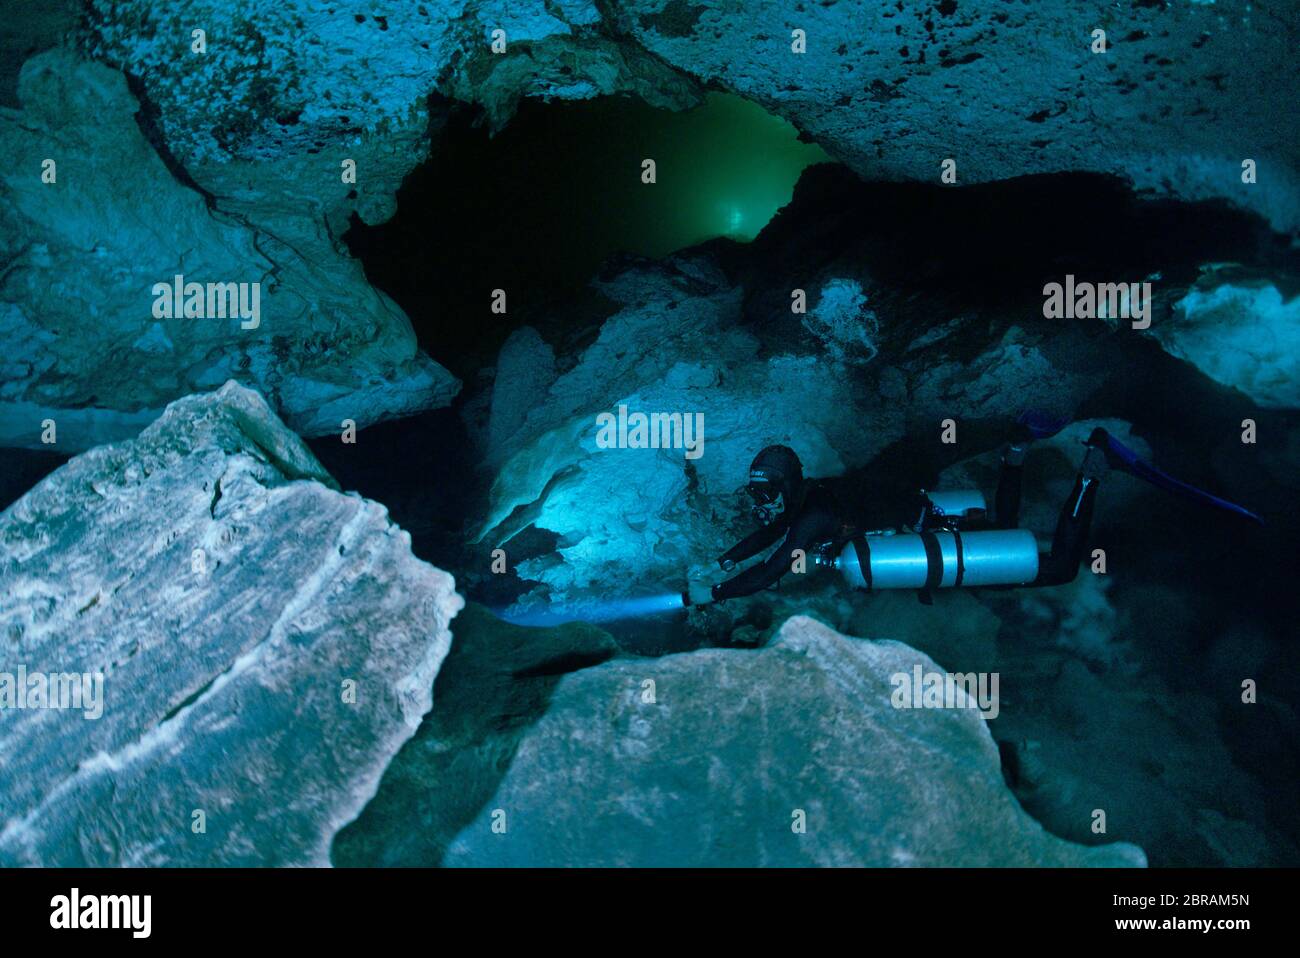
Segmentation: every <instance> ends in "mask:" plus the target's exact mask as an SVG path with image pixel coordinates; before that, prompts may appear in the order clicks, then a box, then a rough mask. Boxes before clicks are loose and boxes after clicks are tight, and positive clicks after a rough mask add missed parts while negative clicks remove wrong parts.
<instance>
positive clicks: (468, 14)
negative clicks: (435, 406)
mask: <svg viewBox="0 0 1300 958" xmlns="http://www.w3.org/2000/svg"><path fill="white" fill-rule="evenodd" d="M91 6H92V15H91V17H90V31H89V33H88V35H87V36H86V37H85V40H86V46H87V48H88V49H90V50H92V51H93V52H94V53H95V54H96V55H98V56H101V57H104V58H106V59H108V60H109V61H110V62H113V63H115V64H120V65H122V66H123V67H124V68H126V69H127V70H129V72H131V73H132V74H134V75H138V76H141V77H143V78H144V82H145V85H146V88H147V90H148V92H149V96H150V99H151V100H153V101H154V102H156V103H157V104H158V105H159V107H160V109H161V114H162V130H163V132H164V135H165V137H166V139H167V142H168V143H169V144H170V145H171V147H172V149H173V150H174V151H175V152H176V153H177V155H178V156H180V157H182V159H183V160H184V161H185V162H186V163H187V164H188V163H190V162H192V161H194V160H200V161H206V160H208V159H210V158H218V159H228V158H230V157H232V156H238V157H244V158H249V157H264V158H270V157H281V156H285V155H291V154H301V153H303V152H305V151H306V150H308V149H321V148H324V147H329V148H336V147H338V146H339V145H341V144H342V143H344V142H348V141H350V140H353V139H357V138H359V139H366V138H368V137H370V136H373V135H376V134H377V135H380V136H389V135H392V134H394V132H395V131H411V130H418V129H420V128H421V127H422V126H423V124H422V123H421V122H420V116H421V114H422V112H423V110H424V98H425V97H426V96H427V95H428V94H429V93H430V92H433V91H435V90H438V91H439V92H442V93H445V94H448V95H451V96H454V97H456V98H458V99H461V100H468V101H471V102H477V103H480V104H482V105H483V106H484V107H485V108H486V110H487V112H488V114H489V116H490V118H491V120H492V122H493V123H496V124H500V123H502V122H504V121H505V119H506V118H508V116H509V115H510V113H511V112H512V110H513V106H514V103H515V102H516V101H517V100H518V98H519V97H521V96H542V97H564V98H578V99H580V98H586V97H590V96H593V95H596V94H598V93H609V92H619V91H623V92H637V93H639V94H641V95H643V96H646V97H647V98H648V99H650V100H651V101H652V102H659V103H665V104H671V105H679V106H680V105H685V104H687V103H690V102H692V100H693V99H694V97H695V96H696V93H697V91H698V89H699V88H700V86H701V85H702V84H705V83H708V84H716V85H718V86H720V87H722V88H725V89H727V90H730V91H732V92H735V93H738V94H740V95H742V96H745V97H747V98H750V99H753V100H755V101H757V102H758V103H760V104H762V105H763V106H764V107H766V108H767V109H768V110H770V111H772V112H774V113H777V114H779V115H781V116H784V117H786V118H787V119H789V120H790V121H791V122H792V123H793V124H794V125H795V126H796V127H798V128H799V129H800V130H802V131H803V132H804V133H806V134H807V135H808V136H810V137H811V138H813V139H815V140H816V141H817V142H818V143H820V144H821V145H822V146H823V147H825V148H826V150H827V151H828V152H829V153H831V154H832V155H834V156H836V157H837V158H839V159H841V160H843V161H844V162H846V163H848V164H849V165H850V166H852V167H853V168H854V169H855V170H857V171H858V172H859V173H862V174H864V175H866V176H869V177H872V178H884V179H899V180H921V181H930V182H933V181H935V180H937V177H938V175H939V167H940V163H941V161H942V160H943V159H945V158H947V157H952V158H954V159H956V160H957V163H958V176H959V180H960V181H961V182H979V181H985V180H990V179H997V178H1005V177H1010V176H1016V175H1019V174H1024V173H1034V172H1049V171H1057V170H1096V171H1104V172H1114V173H1119V174H1121V175H1124V176H1128V177H1131V178H1132V179H1133V180H1134V182H1135V183H1136V184H1137V185H1138V186H1139V187H1142V188H1151V189H1153V190H1157V191H1160V192H1170V193H1173V194H1175V195H1179V196H1184V197H1204V196H1218V197H1226V198H1228V199H1230V200H1232V201H1233V202H1235V203H1239V204H1241V205H1243V206H1245V207H1247V208H1250V209H1255V210H1257V211H1260V212H1262V213H1263V214H1264V215H1265V216H1267V217H1268V218H1269V219H1270V220H1271V221H1272V222H1273V223H1275V224H1276V225H1277V226H1279V227H1280V228H1285V229H1291V230H1294V229H1295V228H1296V227H1297V225H1300V187H1298V184H1300V179H1298V176H1300V171H1297V169H1296V165H1295V164H1296V159H1295V144H1296V143H1297V141H1298V140H1300V135H1298V132H1297V122H1298V120H1297V113H1296V111H1295V110H1294V81H1295V71H1294V65H1293V63H1292V58H1291V50H1292V48H1293V46H1294V43H1295V39H1296V36H1297V31H1298V30H1300V23H1298V22H1297V17H1296V15H1295V11H1294V9H1293V8H1292V7H1291V6H1290V5H1288V4H1285V3H1277V2H1270V3H1265V4H1260V3H1258V2H1252V3H1246V2H1244V0H1240V2H1238V0H1225V2H1221V3H1217V4H1199V3H1192V4H1186V3H1178V4H1163V3H1162V4H1156V3H1150V4H1148V3H1141V4H1125V5H1122V6H1116V5H1114V4H1109V3H1104V2H1101V0H1053V2H1043V3H1031V4H986V3H973V2H969V0H963V2H945V3H938V4H931V3H906V4H896V3H880V4H859V3H846V2H841V3H828V4H805V5H803V7H802V8H799V7H797V6H796V7H795V8H793V9H792V8H791V5H790V4H789V3H786V2H784V0H743V2H738V3H732V4H726V5H718V4H694V3H690V2H686V0H612V2H608V3H590V2H586V0H565V2H562V3H546V2H543V0H528V2H524V3H503V2H500V0H481V2H475V0H446V2H441V3H438V2H428V3H424V4H417V5H414V6H400V5H399V6H396V7H393V8H391V9H386V10H384V11H382V12H381V11H374V10H369V9H366V10H360V11H357V10H353V9H351V8H344V7H340V6H337V5H335V4H331V3H327V2H325V0H289V2H285V0H262V2H254V3H246V4H241V5H240V7H239V8H238V9H237V10H236V9H233V8H230V7H228V5H226V4H223V3H220V2H218V0H169V2H164V3H155V2H149V3H146V2H144V0H129V2H121V0H96V2H94V3H93V4H92V5H91ZM197 24H202V25H203V27H204V28H205V29H206V30H207V31H208V43H209V51H208V53H207V54H206V55H204V56H195V55H191V54H189V53H188V45H189V42H190V31H191V29H193V28H194V27H195V25H197ZM495 29H501V30H504V31H505V35H506V38H507V40H508V43H509V46H508V47H507V52H506V53H504V54H500V55H496V54H493V53H492V51H491V48H490V44H491V41H492V31H493V30H495ZM795 29H800V30H803V31H805V33H806V39H807V52H805V53H802V54H796V53H793V52H792V51H791V39H792V38H791V31H792V30H795ZM1095 29H1103V30H1105V31H1106V37H1107V40H1108V43H1109V49H1108V50H1107V52H1105V53H1093V52H1092V50H1091V46H1092V43H1093V37H1092V31H1093V30H1095ZM1224 116H1229V117H1231V128H1232V129H1233V131H1234V135H1233V137H1232V138H1231V139H1229V140H1225V139H1224V137H1223V133H1222V129H1223V126H1222V124H1223V118H1224ZM398 135H399V136H401V137H405V136H409V135H410V133H409V132H402V133H400V134H398ZM1246 158H1251V159H1254V160H1256V162H1257V164H1258V167H1259V178H1258V182H1257V183H1256V184H1253V185H1246V184H1243V183H1242V181H1241V163H1242V160H1243V159H1246ZM371 185H372V186H373V185H374V184H373V183H372V184H371ZM396 185H397V180H390V181H389V182H387V183H386V184H384V185H383V186H381V187H380V192H383V191H384V190H388V191H389V192H391V190H392V189H395V187H396Z"/></svg>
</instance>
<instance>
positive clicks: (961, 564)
mask: <svg viewBox="0 0 1300 958" xmlns="http://www.w3.org/2000/svg"><path fill="white" fill-rule="evenodd" d="M952 539H953V542H954V543H955V544H956V546H957V578H956V579H955V580H953V583H952V585H953V588H954V589H960V588H961V580H962V579H964V578H966V552H965V550H964V549H962V546H961V533H960V532H958V531H957V530H956V529H953V530H952Z"/></svg>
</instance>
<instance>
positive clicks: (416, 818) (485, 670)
mask: <svg viewBox="0 0 1300 958" xmlns="http://www.w3.org/2000/svg"><path fill="white" fill-rule="evenodd" d="M617 652H618V647H617V646H616V645H615V643H614V640H613V638H611V637H610V635H609V633H607V632H604V631H602V630H601V629H598V628H596V627H595V626H591V625H587V624H585V623H572V624H569V625H565V626H560V627H558V628H550V629H525V628H521V627H519V626H514V625H509V624H507V623H505V622H502V621H501V620H500V619H497V618H496V617H494V616H493V615H492V614H491V613H490V612H488V611H487V610H486V609H485V608H483V607H482V606H480V605H476V604H474V603H469V604H468V605H467V606H466V608H465V609H464V610H463V611H462V612H461V613H460V614H459V615H458V616H456V641H455V642H453V643H452V647H451V652H450V653H448V655H447V658H446V659H445V660H444V661H443V663H442V668H441V669H440V670H439V671H438V681H437V684H436V685H435V686H434V689H433V699H434V707H433V711H431V712H430V713H429V715H428V716H427V717H426V718H425V720H424V722H423V724H421V726H420V729H419V731H418V732H416V734H415V736H414V737H413V738H412V739H411V740H410V741H409V742H407V743H406V744H405V745H404V746H402V750H401V751H400V752H399V753H398V754H397V756H396V757H394V759H393V761H392V763H391V764H390V765H389V766H388V770H387V771H386V772H385V773H384V778H383V781H382V782H381V783H380V786H379V791H378V792H376V794H375V797H374V799H373V800H372V801H371V802H370V804H369V805H367V806H366V808H365V811H364V812H362V813H361V815H359V816H358V817H357V820H356V821H355V822H353V823H352V824H351V825H349V826H348V827H347V828H345V829H343V831H341V832H340V833H339V834H338V837H337V838H335V840H334V846H333V851H332V858H333V861H334V864H336V865H340V866H361V865H377V866H385V867H412V866H416V867H418V866H431V865H438V864H440V863H441V862H442V860H443V856H444V855H445V854H446V852H447V847H448V845H450V843H451V842H452V840H453V839H454V838H455V837H456V835H457V834H458V833H459V832H460V830H461V829H463V828H464V827H465V826H466V825H468V824H470V823H471V822H472V821H474V819H475V817H476V816H477V815H478V814H479V812H480V811H481V810H482V808H483V805H484V803H485V802H487V801H489V800H490V799H491V798H492V795H493V793H494V792H495V791H496V789H497V786H498V784H499V783H500V781H501V777H502V776H503V775H504V774H505V773H506V770H507V769H508V768H509V767H510V763H511V761H512V760H513V758H514V755H515V752H516V750H517V749H518V748H519V743H520V742H521V740H523V739H524V738H525V737H526V736H527V735H528V734H529V730H530V728H531V726H532V725H533V723H534V722H536V721H537V719H538V717H539V716H540V715H541V714H542V713H544V712H545V711H546V709H547V703H548V702H549V700H550V697H551V694H552V693H553V692H554V690H555V687H556V685H557V684H558V683H560V682H562V681H564V678H565V676H566V675H567V674H569V673H571V672H574V671H575V670H578V669H583V668H587V667H589V666H592V665H596V664H598V663H600V662H603V661H605V660H607V659H609V658H611V657H613V656H614V655H616V654H617ZM572 784H573V783H569V784H568V785H566V786H565V787H564V788H563V791H566V792H567V791H568V790H569V787H570V786H571V785H572ZM557 794H558V793H557Z"/></svg>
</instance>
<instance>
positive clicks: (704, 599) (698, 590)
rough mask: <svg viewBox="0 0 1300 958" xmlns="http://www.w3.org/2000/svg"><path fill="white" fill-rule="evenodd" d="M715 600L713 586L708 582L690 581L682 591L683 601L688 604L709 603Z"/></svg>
mask: <svg viewBox="0 0 1300 958" xmlns="http://www.w3.org/2000/svg"><path fill="white" fill-rule="evenodd" d="M712 601H713V588H712V587H711V586H710V585H709V584H708V583H707V582H689V583H687V585H686V591H685V592H683V593H682V603H683V604H684V605H687V606H692V605H708V604H709V603H710V602H712Z"/></svg>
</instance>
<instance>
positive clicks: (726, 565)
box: [718, 556, 736, 572]
mask: <svg viewBox="0 0 1300 958" xmlns="http://www.w3.org/2000/svg"><path fill="white" fill-rule="evenodd" d="M735 567H736V562H735V560H734V559H728V558H727V557H726V556H723V557H722V558H721V559H719V560H718V568H720V569H721V570H722V571H723V572H730V571H731V570H732V569H734V568H735Z"/></svg>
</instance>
